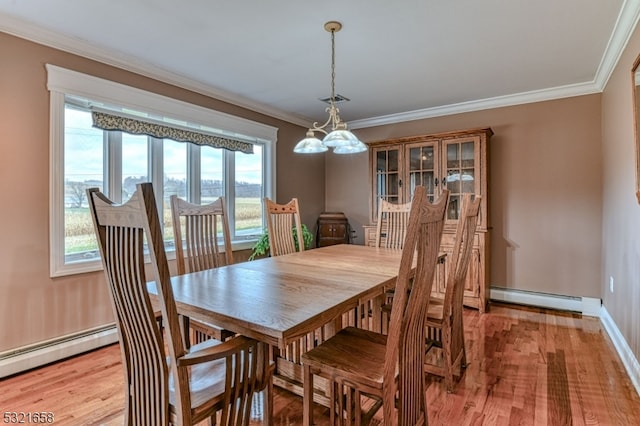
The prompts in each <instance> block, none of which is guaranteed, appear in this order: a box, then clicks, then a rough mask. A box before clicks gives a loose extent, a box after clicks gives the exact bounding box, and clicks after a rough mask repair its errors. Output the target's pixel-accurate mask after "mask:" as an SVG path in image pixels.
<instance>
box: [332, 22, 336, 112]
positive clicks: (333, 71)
mask: <svg viewBox="0 0 640 426" xmlns="http://www.w3.org/2000/svg"><path fill="white" fill-rule="evenodd" d="M335 36H336V31H335V30H331V104H332V105H333V103H334V102H335V99H336V93H335V92H336V90H335V86H336V84H335V80H336V43H335Z"/></svg>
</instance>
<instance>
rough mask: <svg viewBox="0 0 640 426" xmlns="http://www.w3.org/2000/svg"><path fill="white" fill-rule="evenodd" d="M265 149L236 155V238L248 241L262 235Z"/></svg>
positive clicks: (257, 146) (259, 147)
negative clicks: (263, 158)
mask: <svg viewBox="0 0 640 426" xmlns="http://www.w3.org/2000/svg"><path fill="white" fill-rule="evenodd" d="M262 157H263V147H262V146H261V145H255V146H254V147H253V154H243V153H240V152H236V153H235V164H236V176H235V192H236V199H235V229H234V233H235V237H236V239H248V238H253V237H256V236H259V235H261V234H262V196H263V195H262V194H263V182H262V176H263V172H262V164H263V160H262Z"/></svg>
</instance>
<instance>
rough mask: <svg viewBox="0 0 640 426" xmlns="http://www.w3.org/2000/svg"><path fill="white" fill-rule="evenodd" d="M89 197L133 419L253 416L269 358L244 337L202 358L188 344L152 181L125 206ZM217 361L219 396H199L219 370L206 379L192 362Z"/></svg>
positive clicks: (229, 420) (230, 420)
mask: <svg viewBox="0 0 640 426" xmlns="http://www.w3.org/2000/svg"><path fill="white" fill-rule="evenodd" d="M87 198H88V202H89V210H90V213H91V217H92V219H93V224H94V229H95V232H96V235H97V237H98V245H99V247H100V254H101V256H102V263H103V266H104V271H105V275H106V279H107V283H108V285H109V292H110V294H111V301H112V305H113V310H114V314H115V319H116V324H117V328H118V334H119V338H120V348H121V352H122V358H123V365H124V369H125V376H126V383H125V388H126V392H127V396H126V407H125V422H126V424H128V425H168V424H169V423H172V424H193V423H196V422H199V421H201V420H203V419H205V418H207V417H210V416H211V415H215V413H216V411H217V410H222V414H221V417H222V424H225V425H226V424H235V422H236V421H237V419H238V418H242V417H241V416H248V415H249V412H250V407H249V408H247V404H248V405H250V403H251V397H252V394H253V391H254V390H255V389H256V386H258V382H259V379H260V378H261V379H263V380H266V379H265V378H266V377H267V376H266V375H264V374H263V375H261V374H260V373H259V372H258V371H257V365H258V364H260V365H262V367H265V365H266V364H265V363H264V360H262V361H260V362H256V361H258V356H257V355H256V356H253V357H252V356H250V353H254V354H257V353H258V351H257V349H256V345H257V343H258V342H256V341H254V340H251V339H247V338H245V337H241V338H239V339H238V340H236V339H231V340H230V341H228V342H224V343H221V344H219V345H218V346H217V347H215V348H209V349H218V348H219V350H218V352H221V353H218V352H217V353H216V356H214V354H213V353H207V356H206V357H204V358H200V359H199V358H198V355H199V353H197V352H195V351H194V352H191V353H189V351H188V350H187V349H186V348H185V346H184V342H183V339H182V335H181V326H180V323H179V320H178V312H177V308H176V303H175V300H174V297H173V290H172V287H171V279H170V275H169V267H168V264H167V257H166V253H165V250H164V241H163V238H162V230H161V228H160V223H161V222H160V218H159V215H158V211H157V207H156V202H155V196H154V193H153V188H152V186H151V184H150V183H143V184H138V185H137V190H136V192H135V193H134V194H133V196H132V197H131V199H130V200H129V201H127V202H126V203H125V204H123V205H116V204H114V203H113V202H111V201H110V200H109V199H108V198H107V197H106V196H104V195H103V194H102V193H101V192H99V190H98V189H97V188H90V189H88V190H87ZM145 237H146V244H145ZM145 245H146V246H148V252H149V255H150V258H151V266H152V270H153V274H154V276H155V285H156V288H157V292H158V299H159V304H160V308H161V311H162V316H163V319H164V323H165V324H166V325H165V330H166V339H165V341H166V346H167V348H168V355H169V356H168V358H167V356H166V353H167V352H166V351H165V342H164V341H163V338H162V336H161V331H160V329H159V326H158V323H157V322H156V319H155V314H154V309H153V306H152V303H151V298H150V295H149V292H148V289H147V279H146V273H145V263H144V258H145V249H144V248H145ZM263 352H264V353H266V351H263ZM251 358H252V359H253V361H252V362H250V359H251ZM215 359H222V360H224V362H222V363H221V364H214V365H213V367H216V365H220V366H221V367H220V368H217V370H216V369H215V368H214V369H213V370H212V371H213V372H215V371H218V373H219V372H220V371H222V383H221V384H220V385H219V386H218V387H215V386H211V389H212V390H213V391H215V393H214V394H212V395H209V398H205V397H204V396H202V395H199V397H198V398H192V395H191V391H190V388H191V385H192V384H191V380H194V381H196V380H200V382H199V386H200V387H202V384H204V383H206V380H209V381H214V380H215V379H214V378H213V375H211V374H210V373H212V371H208V374H207V376H206V377H205V378H206V380H204V379H205V378H203V377H199V378H198V377H197V374H196V373H197V370H193V369H191V367H192V365H193V364H196V363H199V362H203V361H206V362H207V363H208V364H209V365H210V364H212V363H211V361H213V360H215ZM225 366H226V367H225ZM194 368H195V366H194ZM225 368H226V374H225ZM265 368H266V367H265ZM193 387H194V388H195V386H193ZM200 398H202V400H200ZM247 421H248V420H247Z"/></svg>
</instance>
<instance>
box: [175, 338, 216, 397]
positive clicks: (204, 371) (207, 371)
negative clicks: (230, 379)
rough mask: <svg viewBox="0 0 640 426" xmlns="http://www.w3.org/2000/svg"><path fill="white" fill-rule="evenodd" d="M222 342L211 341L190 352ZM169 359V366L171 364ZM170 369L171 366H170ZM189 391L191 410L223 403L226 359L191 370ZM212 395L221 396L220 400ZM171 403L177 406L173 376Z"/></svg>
mask: <svg viewBox="0 0 640 426" xmlns="http://www.w3.org/2000/svg"><path fill="white" fill-rule="evenodd" d="M220 343H221V342H219V341H218V340H213V339H209V340H207V341H204V342H202V343H198V344H197V345H193V346H191V348H190V349H189V350H190V352H196V351H199V350H202V349H205V348H208V347H211V346H217V345H219V344H220ZM169 363H170V362H169V359H168V358H167V364H169ZM169 368H171V366H170V365H169ZM190 370H191V371H190V377H189V389H190V390H191V408H192V409H193V408H195V407H198V406H200V405H201V404H203V403H204V402H205V401H210V402H211V406H213V405H216V403H217V402H220V401H222V398H223V397H224V392H225V384H224V377H225V359H224V358H221V359H217V360H215V361H211V362H205V363H202V364H196V365H194V366H192V367H191V369H190ZM212 395H219V398H213V399H212V398H211V396H212ZM169 402H170V403H171V406H172V407H175V405H176V394H175V384H174V381H173V375H169Z"/></svg>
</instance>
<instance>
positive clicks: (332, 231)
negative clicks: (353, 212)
mask: <svg viewBox="0 0 640 426" xmlns="http://www.w3.org/2000/svg"><path fill="white" fill-rule="evenodd" d="M350 242H351V226H350V225H349V220H348V219H347V217H346V216H345V215H344V213H341V212H335V213H329V212H325V213H320V216H319V217H318V223H317V228H316V246H317V247H325V246H331V245H334V244H349V243H350Z"/></svg>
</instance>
